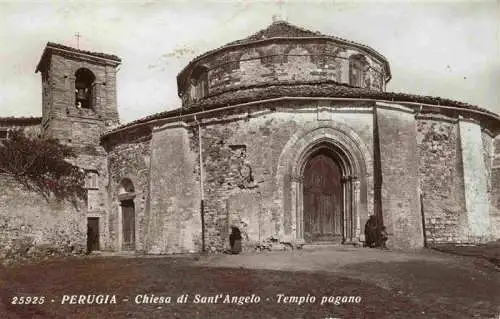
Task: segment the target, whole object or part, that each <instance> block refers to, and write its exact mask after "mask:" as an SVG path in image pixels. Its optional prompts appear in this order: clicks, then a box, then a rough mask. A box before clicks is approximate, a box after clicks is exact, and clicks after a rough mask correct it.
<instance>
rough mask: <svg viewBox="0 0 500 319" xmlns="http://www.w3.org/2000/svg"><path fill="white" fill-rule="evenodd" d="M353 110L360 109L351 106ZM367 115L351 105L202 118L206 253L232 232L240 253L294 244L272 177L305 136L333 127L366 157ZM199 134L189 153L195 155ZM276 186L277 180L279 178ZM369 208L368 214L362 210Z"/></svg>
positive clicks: (369, 200)
mask: <svg viewBox="0 0 500 319" xmlns="http://www.w3.org/2000/svg"><path fill="white" fill-rule="evenodd" d="M319 104H324V105H322V108H321V109H320V108H319V107H318V105H319ZM357 107H359V105H357ZM372 123H373V119H372V114H371V109H369V111H368V112H367V113H366V111H363V110H359V109H358V110H356V109H355V108H353V107H352V106H351V105H350V104H342V103H330V102H328V103H325V102H320V103H318V102H313V101H308V102H301V103H290V104H288V105H278V104H275V105H270V106H269V108H267V109H260V110H252V111H249V112H246V113H235V114H228V115H226V116H225V117H223V118H218V117H213V118H205V119H203V126H202V132H201V135H202V153H203V163H204V172H205V173H204V189H205V222H206V225H207V229H206V236H207V247H208V248H210V249H211V250H214V251H220V250H223V249H224V248H226V247H227V245H228V239H227V238H228V236H229V230H230V226H232V225H234V226H237V227H239V228H240V230H241V231H242V233H243V237H244V241H243V244H244V249H246V250H251V249H254V248H255V246H256V245H259V243H261V242H263V241H266V240H268V239H270V238H280V239H284V238H294V237H295V235H296V230H297V227H298V226H297V225H296V219H295V213H296V210H295V207H293V205H294V204H293V202H294V201H295V199H292V198H290V193H289V191H290V189H286V190H285V191H284V187H285V188H286V185H285V184H283V183H285V180H286V179H290V175H288V174H285V175H286V176H285V175H283V176H281V175H279V174H278V170H279V169H280V168H279V165H280V161H281V159H282V158H283V157H284V156H288V154H283V152H285V149H286V150H288V151H294V150H293V146H292V150H290V149H289V148H285V146H287V145H291V144H293V143H294V142H296V141H298V140H301V138H302V137H303V136H307V135H308V134H309V133H310V132H314V131H316V130H320V129H324V128H331V129H333V130H340V131H343V130H344V131H347V132H346V135H357V136H358V138H359V140H360V141H361V143H362V144H363V146H364V147H365V148H366V149H367V150H370V151H368V153H370V152H372V133H371V132H372ZM197 145H198V141H197V132H195V131H193V135H192V142H191V152H193V153H195V154H197V155H196V156H198V154H199V153H198V151H197ZM366 173H367V174H368V175H367V176H366V180H368V181H369V182H368V186H367V185H365V188H364V194H365V195H364V196H363V201H364V210H363V214H365V215H366V217H365V216H363V217H364V219H365V220H366V218H367V216H368V215H369V214H370V210H371V211H372V210H373V178H372V177H371V176H372V169H371V168H369V169H368V171H367V172H366ZM279 176H281V178H282V179H280V177H279ZM367 207H368V208H367Z"/></svg>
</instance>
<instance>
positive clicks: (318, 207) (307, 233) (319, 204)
mask: <svg viewBox="0 0 500 319" xmlns="http://www.w3.org/2000/svg"><path fill="white" fill-rule="evenodd" d="M341 177H342V173H341V170H340V167H339V166H338V164H337V163H336V162H335V161H334V160H333V159H332V158H331V157H329V156H328V155H326V154H318V155H316V156H314V157H313V158H311V159H310V160H309V162H308V163H307V164H306V167H305V170H304V188H303V190H304V197H303V200H304V239H305V241H306V242H322V241H335V242H337V241H338V242H341V241H342V238H343V214H342V211H343V207H342V206H343V205H342V203H343V194H342V183H341Z"/></svg>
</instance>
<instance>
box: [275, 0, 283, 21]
mask: <svg viewBox="0 0 500 319" xmlns="http://www.w3.org/2000/svg"><path fill="white" fill-rule="evenodd" d="M276 2H277V4H278V14H274V15H273V22H276V21H286V14H285V10H284V6H285V0H276Z"/></svg>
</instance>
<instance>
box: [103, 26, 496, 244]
mask: <svg viewBox="0 0 500 319" xmlns="http://www.w3.org/2000/svg"><path fill="white" fill-rule="evenodd" d="M391 76H392V75H391V70H390V66H389V62H388V61H387V59H386V58H385V57H384V56H383V55H382V54H380V53H379V52H377V51H375V50H374V49H372V48H370V47H368V46H366V45H362V44H358V43H355V42H352V41H348V40H344V39H340V38H337V37H334V36H328V35H323V34H320V33H318V32H312V31H308V30H305V29H302V28H299V27H296V26H294V25H291V24H289V23H287V22H284V21H275V22H274V23H272V24H271V25H270V26H269V27H268V28H266V29H264V30H262V31H259V32H257V33H255V34H254V35H251V36H249V37H248V38H245V39H243V40H238V41H235V42H232V43H229V44H227V45H224V46H222V47H220V48H217V49H214V50H212V51H209V52H207V53H205V54H203V55H201V56H199V57H197V58H195V59H194V60H193V61H191V62H190V63H189V64H188V65H187V66H186V67H185V68H184V69H183V70H182V71H181V72H180V73H179V75H178V77H177V83H178V94H179V97H180V98H181V100H182V107H181V108H180V109H177V110H174V111H169V112H165V113H160V114H156V115H153V116H151V117H148V118H145V119H141V120H138V121H135V122H132V123H129V124H127V125H124V126H122V127H119V128H117V129H115V130H113V131H111V132H108V133H106V134H105V135H104V136H103V137H102V143H103V145H104V146H105V147H106V149H107V150H108V152H109V163H110V167H111V171H110V175H111V180H112V181H113V183H114V184H113V185H112V187H111V189H112V190H114V193H113V194H112V195H113V203H112V209H111V211H110V214H109V222H110V226H112V227H110V229H111V233H110V235H111V238H113V240H112V241H111V243H112V245H117V244H118V245H120V243H123V241H124V238H125V237H126V236H124V235H122V231H121V230H119V227H116V226H119V225H121V224H122V223H121V222H119V221H120V219H121V218H123V215H122V214H123V205H122V206H120V196H121V194H120V189H122V188H120V185H122V184H120V183H123V181H127V182H126V183H129V184H130V185H133V193H134V194H135V198H136V201H137V204H138V205H136V206H135V208H136V210H135V214H136V217H135V226H134V227H135V238H136V243H135V249H139V250H144V251H146V252H150V253H170V252H183V251H199V250H201V249H206V250H213V251H219V250H222V249H223V248H224V247H226V246H227V238H228V236H229V233H230V229H231V226H236V227H239V228H240V230H241V231H242V233H243V244H244V246H245V247H247V248H252V247H258V246H259V245H262V244H263V243H265V242H267V241H271V242H280V243H290V244H292V245H293V244H306V245H307V244H328V243H337V244H356V243H359V242H360V241H361V240H363V234H364V225H365V223H366V221H367V219H368V218H369V216H370V215H376V216H379V217H380V218H381V220H382V221H383V224H384V225H385V227H386V229H387V232H388V235H389V239H388V242H387V244H388V246H389V247H395V248H418V247H423V246H424V245H425V244H426V243H433V242H434V243H436V242H464V243H465V242H467V243H469V242H482V241H486V240H490V239H492V238H498V237H499V236H500V232H499V231H500V227H499V226H500V224H499V221H500V219H499V217H500V215H499V213H498V211H497V207H498V206H497V205H498V204H497V201H495V199H496V197H498V195H497V193H498V192H497V190H496V187H497V185H495V184H494V182H495V180H492V176H496V175H492V170H493V169H494V167H493V164H494V163H496V162H495V161H494V160H493V159H494V156H495V153H494V145H493V144H494V143H493V141H494V136H495V135H496V134H497V133H498V132H499V124H500V119H499V117H498V115H496V114H493V113H491V112H488V111H486V110H483V109H480V108H477V107H474V106H471V105H467V104H465V103H460V102H456V101H451V100H446V99H440V98H432V97H422V96H415V95H408V94H394V93H387V92H386V91H385V88H386V84H387V82H388V81H389V80H390V79H391ZM143 158H147V160H143ZM497 165H498V164H497ZM129 237H130V236H129ZM116 248H118V249H119V248H120V246H116Z"/></svg>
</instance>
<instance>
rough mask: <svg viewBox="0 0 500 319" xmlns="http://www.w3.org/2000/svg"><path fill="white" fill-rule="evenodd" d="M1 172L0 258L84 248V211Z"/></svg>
mask: <svg viewBox="0 0 500 319" xmlns="http://www.w3.org/2000/svg"><path fill="white" fill-rule="evenodd" d="M79 207H83V206H82V205H81V203H79V204H76V205H74V204H71V203H69V202H67V201H58V200H56V199H54V198H50V199H48V200H47V199H45V198H44V197H43V196H42V195H41V194H39V193H37V192H35V191H30V190H28V189H27V188H26V187H25V186H24V185H22V184H20V183H19V182H17V181H16V180H15V179H13V178H11V177H9V176H6V175H0V262H1V263H4V264H7V263H12V262H17V261H22V260H26V259H37V258H43V257H45V256H54V255H69V254H83V253H85V251H86V237H87V235H86V231H87V229H86V227H87V221H86V211H85V209H81V208H79Z"/></svg>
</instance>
